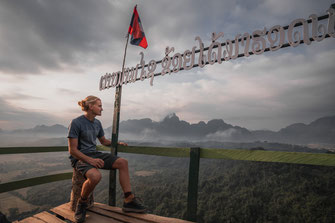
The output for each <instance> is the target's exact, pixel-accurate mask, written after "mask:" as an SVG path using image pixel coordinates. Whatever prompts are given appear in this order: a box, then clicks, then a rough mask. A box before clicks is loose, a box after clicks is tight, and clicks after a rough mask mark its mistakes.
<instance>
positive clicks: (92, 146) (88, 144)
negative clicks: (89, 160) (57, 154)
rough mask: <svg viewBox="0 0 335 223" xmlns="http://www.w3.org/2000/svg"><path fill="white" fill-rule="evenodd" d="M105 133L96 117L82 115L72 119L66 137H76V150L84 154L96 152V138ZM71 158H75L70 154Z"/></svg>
mask: <svg viewBox="0 0 335 223" xmlns="http://www.w3.org/2000/svg"><path fill="white" fill-rule="evenodd" d="M104 135H105V133H104V130H103V128H102V125H101V122H100V121H99V120H98V119H95V118H94V120H93V121H90V120H88V119H87V118H86V117H85V116H84V115H81V116H79V117H78V118H75V119H73V120H72V122H71V124H70V126H69V133H68V136H67V137H68V138H77V139H78V150H79V151H80V152H82V153H84V154H88V153H92V152H96V145H97V141H96V140H97V138H101V137H103V136H104ZM70 159H71V160H75V158H74V157H73V156H70Z"/></svg>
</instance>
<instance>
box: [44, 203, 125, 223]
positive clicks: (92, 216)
mask: <svg viewBox="0 0 335 223" xmlns="http://www.w3.org/2000/svg"><path fill="white" fill-rule="evenodd" d="M50 211H52V212H54V213H55V214H58V215H60V216H62V217H64V218H65V219H68V220H70V221H73V222H74V221H75V220H74V212H73V211H71V209H70V203H66V204H62V205H60V206H58V207H55V208H53V209H51V210H50ZM96 222H99V223H100V222H101V223H120V222H122V221H118V220H115V219H112V218H109V217H106V216H101V215H98V214H96V213H93V212H90V211H89V210H87V212H86V220H85V223H96Z"/></svg>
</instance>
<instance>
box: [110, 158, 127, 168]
mask: <svg viewBox="0 0 335 223" xmlns="http://www.w3.org/2000/svg"><path fill="white" fill-rule="evenodd" d="M113 168H116V169H123V168H128V160H126V159H124V158H119V159H117V160H116V161H115V162H114V164H113Z"/></svg>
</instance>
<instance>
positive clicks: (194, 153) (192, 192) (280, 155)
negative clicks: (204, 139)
mask: <svg viewBox="0 0 335 223" xmlns="http://www.w3.org/2000/svg"><path fill="white" fill-rule="evenodd" d="M67 150H68V148H67V147H66V146H61V147H6V148H0V155H4V154H18V153H42V152H62V151H67ZM98 150H100V151H108V152H109V151H110V148H109V147H105V146H98ZM118 151H119V152H123V153H132V154H143V155H156V156H168V157H190V165H189V177H188V182H189V183H188V198H187V220H191V221H196V213H197V195H198V178H199V166H200V158H207V159H228V160H244V161H258V162H281V163H293V164H308V165H320V166H335V154H325V153H322V154H321V153H304V152H277V151H264V150H246V149H206V148H171V147H142V146H119V147H118ZM71 178H72V172H67V173H60V174H53V175H47V176H42V177H35V178H30V179H25V180H18V181H13V182H8V183H2V184H0V193H4V192H8V191H13V190H17V189H21V188H26V187H31V186H35V185H40V184H45V183H50V182H55V181H61V180H67V179H71Z"/></svg>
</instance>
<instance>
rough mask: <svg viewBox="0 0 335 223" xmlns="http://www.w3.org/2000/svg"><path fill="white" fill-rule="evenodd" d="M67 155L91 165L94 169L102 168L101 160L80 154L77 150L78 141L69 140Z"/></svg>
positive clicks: (75, 139) (74, 139) (102, 162)
mask: <svg viewBox="0 0 335 223" xmlns="http://www.w3.org/2000/svg"><path fill="white" fill-rule="evenodd" d="M68 141H69V142H68V143H69V153H70V154H71V155H72V156H73V157H74V158H76V159H78V160H81V161H83V162H86V163H88V164H91V165H92V166H94V167H96V168H102V167H103V166H104V161H103V160H102V159H94V158H92V157H89V156H86V155H85V154H84V153H82V152H80V151H79V149H78V139H77V138H69V140H68Z"/></svg>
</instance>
